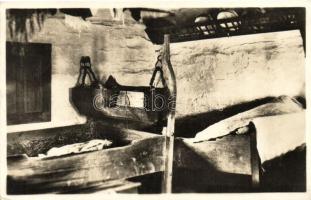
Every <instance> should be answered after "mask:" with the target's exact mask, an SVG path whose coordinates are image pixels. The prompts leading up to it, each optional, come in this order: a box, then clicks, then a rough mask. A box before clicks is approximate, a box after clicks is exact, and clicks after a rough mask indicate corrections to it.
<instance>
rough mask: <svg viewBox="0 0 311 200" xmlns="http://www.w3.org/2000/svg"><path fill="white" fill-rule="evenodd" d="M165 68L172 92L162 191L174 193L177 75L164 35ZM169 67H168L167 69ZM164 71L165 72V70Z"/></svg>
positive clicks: (166, 38) (163, 61)
mask: <svg viewBox="0 0 311 200" xmlns="http://www.w3.org/2000/svg"><path fill="white" fill-rule="evenodd" d="M162 63H163V69H164V70H165V71H166V72H167V73H165V74H164V77H165V78H166V79H167V80H166V82H167V86H168V89H169V93H170V98H169V101H170V104H169V105H170V107H169V114H168V117H167V128H166V131H164V132H163V134H165V147H164V151H165V152H164V155H165V169H164V175H163V182H162V192H163V193H172V177H173V156H174V131H175V109H176V94H177V89H176V77H175V73H174V70H173V67H172V64H171V61H170V37H169V35H168V34H165V35H164V50H163V60H162ZM165 68H167V69H165ZM165 71H164V72H165Z"/></svg>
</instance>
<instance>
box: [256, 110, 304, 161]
mask: <svg viewBox="0 0 311 200" xmlns="http://www.w3.org/2000/svg"><path fill="white" fill-rule="evenodd" d="M253 123H254V124H255V127H256V132H257V150H258V153H259V156H260V159H261V162H262V163H263V162H265V161H267V160H271V159H273V158H275V157H278V156H280V155H282V154H285V153H287V152H289V151H292V150H294V149H295V148H296V147H298V146H301V145H302V144H304V143H305V142H306V137H305V112H304V111H302V112H299V113H293V114H285V115H276V116H269V117H259V118H255V119H253Z"/></svg>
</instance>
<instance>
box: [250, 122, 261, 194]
mask: <svg viewBox="0 0 311 200" xmlns="http://www.w3.org/2000/svg"><path fill="white" fill-rule="evenodd" d="M249 127H250V154H251V155H250V156H251V170H252V189H253V190H254V191H256V190H257V189H258V188H259V186H260V164H261V163H260V158H259V155H258V151H257V137H256V134H257V133H256V132H257V131H256V127H255V124H254V123H253V122H250V123H249Z"/></svg>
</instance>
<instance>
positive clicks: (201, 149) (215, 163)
mask: <svg viewBox="0 0 311 200" xmlns="http://www.w3.org/2000/svg"><path fill="white" fill-rule="evenodd" d="M175 143H176V147H175V149H176V150H175V152H174V162H175V166H176V167H181V168H190V169H197V170H204V169H209V168H210V169H215V170H217V171H219V172H223V173H233V174H244V175H252V164H251V149H250V135H249V134H245V135H228V136H224V137H222V138H219V139H216V140H215V141H203V142H198V143H193V142H192V141H191V140H187V139H184V140H182V139H178V140H176V142H175Z"/></svg>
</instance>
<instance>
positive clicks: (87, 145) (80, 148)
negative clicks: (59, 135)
mask: <svg viewBox="0 0 311 200" xmlns="http://www.w3.org/2000/svg"><path fill="white" fill-rule="evenodd" d="M111 145H112V142H111V141H110V140H106V139H105V140H101V139H94V140H90V141H88V142H82V143H75V144H69V145H65V146H62V147H53V148H51V149H50V150H48V152H47V153H46V155H45V154H39V157H40V158H45V157H55V156H62V155H68V154H74V153H82V152H89V151H98V150H101V149H103V148H105V147H109V146H111Z"/></svg>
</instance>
